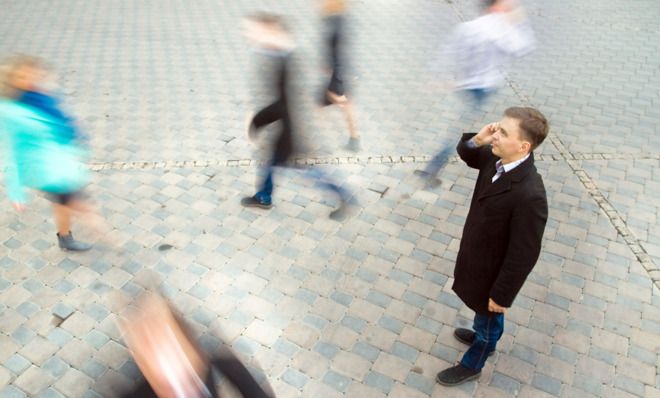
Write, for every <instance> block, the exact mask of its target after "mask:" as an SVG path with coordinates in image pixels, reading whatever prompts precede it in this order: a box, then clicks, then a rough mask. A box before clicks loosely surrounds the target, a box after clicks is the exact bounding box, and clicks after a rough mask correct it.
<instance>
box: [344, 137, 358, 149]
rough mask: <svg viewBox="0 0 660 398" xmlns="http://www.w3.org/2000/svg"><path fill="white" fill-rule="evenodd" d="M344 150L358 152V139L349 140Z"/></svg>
mask: <svg viewBox="0 0 660 398" xmlns="http://www.w3.org/2000/svg"><path fill="white" fill-rule="evenodd" d="M346 149H348V150H349V151H351V152H360V138H354V137H351V138H349V139H348V144H346Z"/></svg>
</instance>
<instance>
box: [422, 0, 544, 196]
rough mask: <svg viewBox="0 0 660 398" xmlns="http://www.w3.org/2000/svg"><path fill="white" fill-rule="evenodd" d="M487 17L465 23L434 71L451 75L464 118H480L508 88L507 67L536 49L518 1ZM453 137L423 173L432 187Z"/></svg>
mask: <svg viewBox="0 0 660 398" xmlns="http://www.w3.org/2000/svg"><path fill="white" fill-rule="evenodd" d="M484 9H485V13H484V15H482V16H480V17H478V18H476V19H474V20H471V21H468V22H464V23H462V24H460V25H459V26H457V27H456V28H455V29H454V31H453V32H452V34H451V35H450V37H449V40H448V43H447V45H446V46H445V48H444V50H443V51H442V52H441V53H440V54H439V55H438V58H437V59H436V60H435V62H434V66H433V69H439V70H440V71H441V72H442V73H445V74H447V75H448V76H447V78H448V80H450V81H451V82H452V83H453V85H454V87H455V89H456V90H457V91H458V92H459V93H460V94H462V97H464V98H463V100H464V104H465V107H464V108H465V109H463V117H466V116H467V117H471V118H477V117H480V115H481V114H483V111H484V109H485V105H486V104H487V102H488V100H489V99H490V97H491V96H492V95H493V94H494V93H495V92H496V91H497V89H498V88H499V87H500V86H502V85H503V84H504V81H505V74H504V70H505V69H506V64H507V61H508V60H509V58H511V57H521V56H523V55H525V54H527V53H529V52H531V51H532V50H533V49H534V46H535V39H534V34H533V32H532V30H531V27H530V25H529V23H528V22H527V20H526V19H525V17H524V13H523V11H522V8H521V7H520V6H519V5H518V4H517V1H515V0H486V1H484ZM453 142H454V138H445V139H443V140H441V142H439V145H438V146H439V147H440V148H441V149H440V150H439V151H438V152H437V153H436V155H435V156H434V157H433V158H432V159H431V161H430V162H429V164H428V165H427V167H426V168H425V169H424V170H417V171H416V172H415V174H417V175H419V176H421V177H423V178H424V179H425V180H426V182H427V186H429V187H435V186H438V185H440V180H438V178H437V175H438V172H439V171H440V169H442V167H443V166H444V165H445V164H447V161H448V160H449V157H450V156H451V155H452V154H453V152H454V151H453Z"/></svg>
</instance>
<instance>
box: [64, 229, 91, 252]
mask: <svg viewBox="0 0 660 398" xmlns="http://www.w3.org/2000/svg"><path fill="white" fill-rule="evenodd" d="M57 243H58V244H59V246H60V249H62V250H70V251H72V252H84V251H87V250H89V249H91V248H92V245H90V244H89V243H83V242H80V241H77V240H75V239H73V234H72V233H71V231H69V234H68V235H60V234H59V232H58V233H57Z"/></svg>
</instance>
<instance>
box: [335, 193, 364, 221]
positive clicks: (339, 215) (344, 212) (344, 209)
mask: <svg viewBox="0 0 660 398" xmlns="http://www.w3.org/2000/svg"><path fill="white" fill-rule="evenodd" d="M357 205H358V203H357V201H356V200H355V199H353V198H351V199H350V200H348V201H345V200H343V201H342V202H341V203H340V204H339V207H337V208H336V209H335V210H333V211H331V212H330V215H329V217H330V219H331V220H335V221H343V220H345V219H346V217H348V215H349V214H350V213H351V212H352V211H353V210H354V209H355V208H356V207H357Z"/></svg>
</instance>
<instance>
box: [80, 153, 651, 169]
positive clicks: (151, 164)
mask: <svg viewBox="0 0 660 398" xmlns="http://www.w3.org/2000/svg"><path fill="white" fill-rule="evenodd" d="M535 156H536V160H537V161H541V162H552V161H563V160H565V159H564V157H563V156H562V155H560V154H545V155H544V154H541V155H535ZM571 156H572V158H573V159H575V160H633V159H635V160H640V159H641V160H649V159H650V160H660V154H653V153H574V154H572V155H571ZM431 158H432V156H431V155H376V156H372V155H365V156H328V157H308V158H300V159H296V160H295V162H294V163H293V164H296V165H299V166H313V165H317V164H395V163H427V162H429V160H431ZM457 161H458V156H452V157H451V158H450V159H449V162H450V163H455V162H457ZM262 164H263V161H261V160H255V159H226V160H220V159H216V160H167V161H158V160H153V161H152V160H149V161H133V162H105V163H104V162H95V163H90V164H89V167H90V169H91V170H92V171H102V170H140V169H185V168H197V167H250V166H260V165H262Z"/></svg>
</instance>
